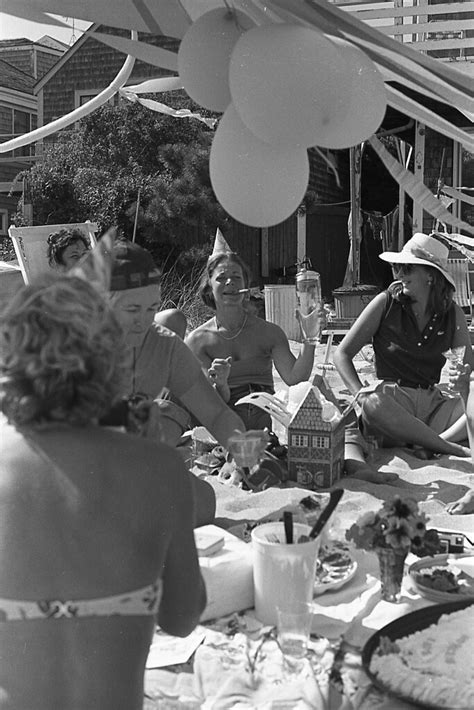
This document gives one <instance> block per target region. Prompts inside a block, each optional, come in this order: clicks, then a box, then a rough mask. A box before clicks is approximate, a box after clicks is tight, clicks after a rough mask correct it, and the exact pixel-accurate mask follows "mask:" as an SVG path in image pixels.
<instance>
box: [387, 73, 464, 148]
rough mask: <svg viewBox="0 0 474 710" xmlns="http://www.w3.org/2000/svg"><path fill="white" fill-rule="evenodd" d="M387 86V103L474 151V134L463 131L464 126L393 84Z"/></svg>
mask: <svg viewBox="0 0 474 710" xmlns="http://www.w3.org/2000/svg"><path fill="white" fill-rule="evenodd" d="M385 88H386V90H387V103H388V104H389V105H390V106H393V108H395V109H397V111H401V112H402V113H405V114H407V115H408V116H412V117H413V118H415V119H416V120H417V121H419V122H420V123H423V124H424V125H425V126H429V127H430V128H432V129H433V130H434V131H437V133H441V134H442V135H445V136H448V138H451V139H452V140H453V141H456V142H457V143H461V145H463V146H464V148H466V150H468V151H470V152H471V153H472V152H473V151H474V135H473V134H469V133H467V132H466V131H463V130H462V128H458V127H457V126H455V125H453V124H452V123H450V122H449V121H446V119H444V118H441V116H438V114H436V113H434V112H433V111H430V110H429V109H427V108H425V107H424V106H423V105H422V104H420V103H418V102H417V101H413V99H410V98H409V97H408V96H405V94H402V93H401V92H400V91H397V89H395V88H393V86H389V85H388V84H386V85H385Z"/></svg>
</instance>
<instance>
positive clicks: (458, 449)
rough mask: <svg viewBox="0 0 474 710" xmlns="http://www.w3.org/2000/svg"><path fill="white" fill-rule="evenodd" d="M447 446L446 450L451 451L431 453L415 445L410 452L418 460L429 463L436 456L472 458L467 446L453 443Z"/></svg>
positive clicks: (448, 443) (450, 442)
mask: <svg viewBox="0 0 474 710" xmlns="http://www.w3.org/2000/svg"><path fill="white" fill-rule="evenodd" d="M446 444H447V445H448V446H447V447H446V448H447V449H448V447H449V449H448V450H446V451H439V452H438V451H430V450H429V449H425V448H424V447H423V446H417V445H416V444H414V445H413V446H411V447H410V452H411V453H412V454H413V456H416V458H417V459H421V460H422V461H428V460H429V459H432V458H434V457H435V456H439V455H444V456H460V457H461V458H466V457H469V458H470V456H471V449H468V448H467V446H461V444H456V443H454V442H453V441H447V442H446Z"/></svg>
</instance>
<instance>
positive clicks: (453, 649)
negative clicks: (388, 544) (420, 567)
mask: <svg viewBox="0 0 474 710" xmlns="http://www.w3.org/2000/svg"><path fill="white" fill-rule="evenodd" d="M473 645H474V599H464V600H461V601H455V602H451V603H450V604H437V605H436V606H430V607H426V608H424V609H418V610H417V611H414V612H412V613H411V614H407V615H406V616H402V617H401V618H400V619H396V620H395V621H392V622H391V623H390V624H387V625H386V626H384V627H383V629H381V630H380V631H377V632H376V633H375V634H373V635H372V636H371V637H370V639H369V640H368V641H367V643H366V644H365V646H364V649H363V651H362V664H363V666H364V670H365V672H366V673H367V675H368V677H369V678H370V680H371V681H372V683H373V684H374V685H375V687H377V688H378V689H380V690H382V691H383V692H384V693H388V694H389V695H391V696H394V697H396V698H398V699H400V700H403V701H405V702H408V703H411V704H414V705H415V706H417V707H421V708H428V709H429V710H454V709H456V710H472V708H473V707H474V653H473V652H472V649H473Z"/></svg>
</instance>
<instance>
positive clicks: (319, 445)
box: [311, 436, 330, 449]
mask: <svg viewBox="0 0 474 710" xmlns="http://www.w3.org/2000/svg"><path fill="white" fill-rule="evenodd" d="M329 445H330V443H329V436H312V437H311V446H312V448H313V449H329Z"/></svg>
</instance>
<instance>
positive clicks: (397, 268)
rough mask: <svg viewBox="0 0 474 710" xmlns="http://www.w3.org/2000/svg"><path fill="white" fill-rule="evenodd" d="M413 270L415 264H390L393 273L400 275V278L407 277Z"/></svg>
mask: <svg viewBox="0 0 474 710" xmlns="http://www.w3.org/2000/svg"><path fill="white" fill-rule="evenodd" d="M414 268H415V264H392V269H393V271H394V273H395V274H401V275H402V276H408V275H409V274H411V272H412V271H413V269H414Z"/></svg>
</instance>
